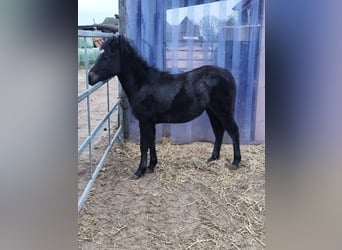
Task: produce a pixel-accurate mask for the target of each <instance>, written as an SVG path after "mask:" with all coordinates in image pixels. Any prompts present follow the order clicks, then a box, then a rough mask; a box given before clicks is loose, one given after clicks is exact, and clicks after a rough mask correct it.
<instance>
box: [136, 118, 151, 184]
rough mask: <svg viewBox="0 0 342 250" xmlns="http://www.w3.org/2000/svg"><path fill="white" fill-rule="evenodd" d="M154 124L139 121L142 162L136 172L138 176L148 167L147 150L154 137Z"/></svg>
mask: <svg viewBox="0 0 342 250" xmlns="http://www.w3.org/2000/svg"><path fill="white" fill-rule="evenodd" d="M153 127H154V126H153V125H152V124H149V123H146V122H143V121H139V128H140V153H141V157H140V164H139V167H138V169H137V171H136V172H135V176H136V178H140V177H141V176H143V175H144V174H145V172H146V168H147V151H148V149H149V147H150V145H151V140H152V138H153Z"/></svg>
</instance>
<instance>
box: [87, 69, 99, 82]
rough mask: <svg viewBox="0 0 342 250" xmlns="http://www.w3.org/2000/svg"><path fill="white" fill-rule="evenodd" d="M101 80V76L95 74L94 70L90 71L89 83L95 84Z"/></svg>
mask: <svg viewBox="0 0 342 250" xmlns="http://www.w3.org/2000/svg"><path fill="white" fill-rule="evenodd" d="M98 81H99V76H98V75H97V74H95V73H94V72H92V71H90V72H89V73H88V83H89V85H94V84H95V83H97V82H98Z"/></svg>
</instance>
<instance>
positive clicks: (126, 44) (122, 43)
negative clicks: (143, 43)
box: [100, 35, 168, 79]
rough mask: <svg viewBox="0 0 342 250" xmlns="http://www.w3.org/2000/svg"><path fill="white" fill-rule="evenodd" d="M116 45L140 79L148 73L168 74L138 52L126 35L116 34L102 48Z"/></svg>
mask: <svg viewBox="0 0 342 250" xmlns="http://www.w3.org/2000/svg"><path fill="white" fill-rule="evenodd" d="M114 46H119V50H120V53H121V56H122V57H123V59H124V60H125V61H127V62H128V63H127V65H128V64H129V65H131V66H132V67H133V68H134V69H135V73H136V74H138V75H139V78H140V79H143V78H144V76H147V74H151V73H153V74H159V75H160V74H163V75H165V74H168V73H167V72H163V71H160V70H159V69H157V68H156V67H153V66H151V65H149V64H148V63H147V61H146V60H145V59H144V58H143V57H142V56H141V55H140V54H139V53H138V51H137V49H136V48H135V47H134V46H133V45H132V43H131V42H130V41H129V40H128V39H127V38H126V37H124V36H122V35H119V36H114V37H111V38H109V39H107V40H106V41H105V42H104V43H103V44H102V45H101V48H100V49H107V48H109V49H110V48H112V47H114Z"/></svg>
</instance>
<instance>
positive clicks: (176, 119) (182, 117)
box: [156, 109, 204, 123]
mask: <svg viewBox="0 0 342 250" xmlns="http://www.w3.org/2000/svg"><path fill="white" fill-rule="evenodd" d="M203 111H204V110H203V109H202V110H196V111H188V112H187V111H185V112H184V111H183V112H180V113H165V114H162V115H158V116H157V121H156V123H185V122H189V121H192V120H194V119H195V118H197V117H198V116H200V115H201V114H202V113H203Z"/></svg>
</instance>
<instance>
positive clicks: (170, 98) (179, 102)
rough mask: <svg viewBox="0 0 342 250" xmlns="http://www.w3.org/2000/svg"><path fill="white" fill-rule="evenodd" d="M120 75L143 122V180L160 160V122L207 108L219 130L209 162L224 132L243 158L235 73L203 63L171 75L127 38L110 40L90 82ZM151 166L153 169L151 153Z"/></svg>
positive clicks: (236, 160) (236, 156)
mask: <svg viewBox="0 0 342 250" xmlns="http://www.w3.org/2000/svg"><path fill="white" fill-rule="evenodd" d="M115 75H117V76H118V78H119V80H120V82H121V84H122V87H123V89H124V91H125V93H126V95H127V97H128V101H129V103H130V105H131V108H132V111H133V114H134V116H135V117H136V118H137V119H138V120H139V128H140V150H141V160H140V165H139V168H138V170H137V171H136V172H135V175H136V177H137V178H139V177H141V176H142V175H143V174H144V173H145V172H146V169H148V171H149V172H153V170H154V167H155V166H156V164H157V154H156V149H155V125H156V123H184V122H188V121H191V120H193V119H195V118H196V117H198V116H199V115H201V114H202V113H203V111H204V110H205V111H206V112H207V114H208V116H209V119H210V123H211V126H212V128H213V131H214V134H215V144H214V150H213V153H212V155H211V157H210V158H209V159H208V161H213V160H216V159H218V158H219V156H220V149H221V144H222V138H223V133H224V131H225V130H226V131H227V132H228V133H229V135H230V136H231V138H232V141H233V147H234V160H233V162H232V165H231V167H230V168H231V169H237V168H238V166H239V163H240V161H241V155H240V144H239V129H238V126H237V124H236V122H235V121H234V103H235V96H236V85H235V80H234V78H233V76H232V75H231V73H230V72H229V71H227V70H225V69H223V68H219V67H216V66H202V67H200V68H197V69H194V70H192V71H189V72H186V73H182V74H175V75H172V74H169V73H167V72H161V71H160V70H158V69H156V68H154V67H151V66H149V65H148V64H147V63H146V61H145V60H144V59H142V57H141V56H140V55H139V54H138V53H137V52H136V50H135V49H134V48H133V47H132V45H131V44H130V43H129V42H128V40H127V39H126V38H124V37H123V36H116V37H113V38H110V39H108V40H107V41H105V42H104V44H103V45H102V46H101V54H100V56H99V58H98V59H97V61H96V63H95V65H94V66H93V67H92V68H91V70H90V71H89V75H88V79H89V84H90V85H94V84H95V83H97V82H98V81H104V80H107V79H109V78H111V77H113V76H115ZM148 149H150V164H149V166H148V168H147V152H148Z"/></svg>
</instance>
